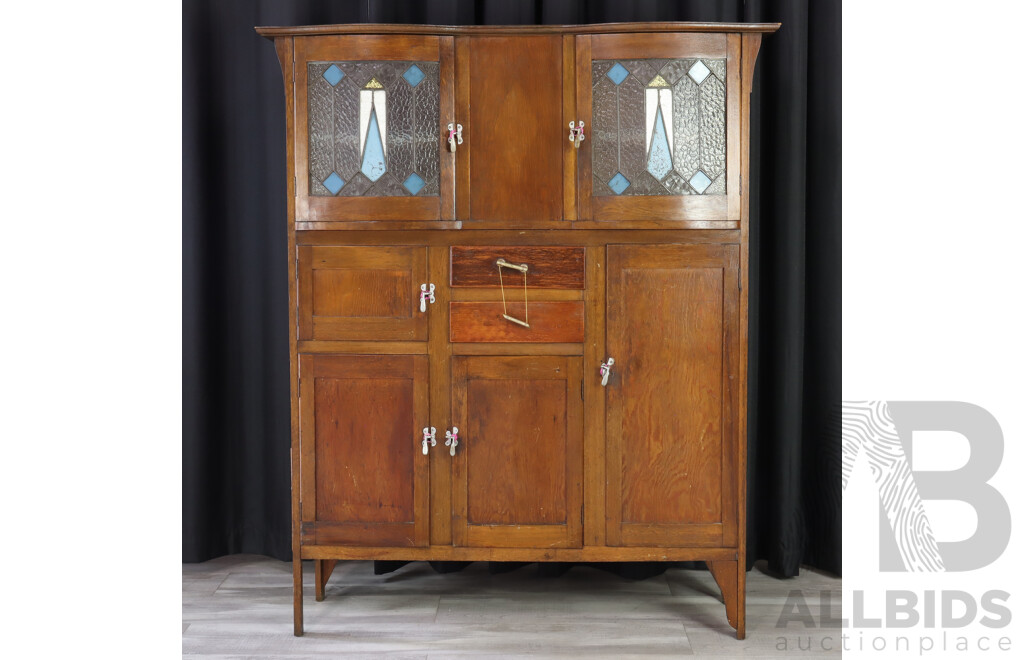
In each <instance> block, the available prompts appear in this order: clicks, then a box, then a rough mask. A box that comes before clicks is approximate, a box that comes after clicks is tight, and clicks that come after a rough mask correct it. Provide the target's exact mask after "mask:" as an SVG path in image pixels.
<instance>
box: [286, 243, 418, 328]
mask: <svg viewBox="0 0 1024 660" xmlns="http://www.w3.org/2000/svg"><path fill="white" fill-rule="evenodd" d="M297 270H298V278H299V282H298V287H299V290H298V294H299V310H298V315H299V339H300V340H302V339H319V340H367V341H375V340H376V341H388V340H392V341H394V340H405V341H426V339H427V315H426V314H424V313H421V312H420V310H419V293H420V285H421V284H423V283H424V282H426V281H427V249H426V248H425V247H412V246H389V247H363V246H358V247H357V246H333V245H330V246H319V245H318V246H302V247H300V248H299V250H298V268H297Z"/></svg>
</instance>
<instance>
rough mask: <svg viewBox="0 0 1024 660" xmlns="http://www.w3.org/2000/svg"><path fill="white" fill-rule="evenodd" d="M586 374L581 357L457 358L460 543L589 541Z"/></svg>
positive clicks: (455, 531)
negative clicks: (585, 462)
mask: <svg viewBox="0 0 1024 660" xmlns="http://www.w3.org/2000/svg"><path fill="white" fill-rule="evenodd" d="M580 379H581V359H580V358H578V357H455V358H452V419H453V420H460V421H459V422H458V423H459V424H460V433H459V447H458V451H457V453H456V454H455V460H454V463H453V468H454V472H453V476H452V489H453V493H452V503H453V508H454V519H453V524H452V535H453V537H454V538H453V541H454V544H455V545H457V546H477V547H492V548H493V547H498V548H578V547H580V546H581V545H582V540H583V524H582V520H581V518H582V509H581V507H582V505H583V481H582V480H583V400H582V396H581V384H582V383H581V380H580ZM461 420H465V421H461Z"/></svg>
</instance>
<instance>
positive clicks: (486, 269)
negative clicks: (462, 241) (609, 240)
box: [451, 245, 585, 318]
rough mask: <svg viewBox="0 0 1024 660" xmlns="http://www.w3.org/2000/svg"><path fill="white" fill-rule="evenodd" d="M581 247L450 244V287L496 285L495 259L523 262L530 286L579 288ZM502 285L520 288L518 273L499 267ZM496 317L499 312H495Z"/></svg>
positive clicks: (519, 275) (536, 287)
mask: <svg viewBox="0 0 1024 660" xmlns="http://www.w3.org/2000/svg"><path fill="white" fill-rule="evenodd" d="M584 252H585V248H582V247H565V246H557V245H554V246H532V247H531V246H507V247H501V246H499V247H485V246H474V247H468V246H459V245H454V246H452V248H451V260H452V276H451V285H452V286H453V287H498V286H500V283H499V281H498V266H497V262H498V259H504V260H505V261H507V262H509V263H511V264H516V265H520V264H526V265H527V266H529V270H528V271H527V273H526V283H527V285H528V286H529V287H530V288H533V289H582V288H583V284H584V277H583V257H584ZM502 277H504V279H505V287H506V288H508V287H509V286H511V287H517V288H519V289H522V287H523V277H522V275H521V274H520V273H519V272H517V271H515V270H511V269H508V268H504V269H502ZM499 318H500V316H499Z"/></svg>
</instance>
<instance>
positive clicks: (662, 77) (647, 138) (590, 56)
mask: <svg viewBox="0 0 1024 660" xmlns="http://www.w3.org/2000/svg"><path fill="white" fill-rule="evenodd" d="M739 53H740V37H739V35H726V34H656V35H635V34H609V35H593V36H590V35H586V36H581V37H577V39H576V65H577V71H576V82H577V98H578V106H579V114H580V116H581V117H582V118H583V119H584V121H585V122H586V123H587V126H588V127H589V129H590V130H589V133H590V135H589V138H590V139H589V141H588V140H585V141H584V143H583V146H582V147H581V149H580V158H579V159H580V166H579V175H578V183H579V197H580V219H581V220H584V221H586V220H593V221H595V223H597V224H600V226H612V225H613V224H619V225H621V226H630V227H641V226H659V227H671V226H681V227H701V228H722V229H729V228H733V227H736V226H738V222H739V214H740V185H739V160H740V139H741V136H740V125H739V114H740V113H739V98H740V94H739V90H740V84H739V82H740V81H739V64H740V62H739ZM588 142H589V144H588Z"/></svg>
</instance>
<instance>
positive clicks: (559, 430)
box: [259, 23, 778, 638]
mask: <svg viewBox="0 0 1024 660" xmlns="http://www.w3.org/2000/svg"><path fill="white" fill-rule="evenodd" d="M777 28H778V25H776V24H766V25H748V24H686V23H675V24H674V23H648V24H635V25H634V24H614V25H604V26H532V27H530V26H523V27H443V26H440V27H439V26H381V25H343V26H311V27H296V28H259V31H260V33H261V34H263V35H264V36H267V37H268V38H271V39H273V40H274V44H275V47H276V49H277V52H278V55H279V57H280V60H281V64H282V70H283V71H284V79H285V90H286V97H285V98H286V102H287V104H286V110H287V127H288V131H287V138H288V141H287V147H288V151H287V155H288V177H287V179H286V182H285V183H286V185H287V186H288V190H289V196H288V199H289V201H288V209H287V211H288V213H287V223H286V228H287V234H288V249H289V308H288V310H282V314H285V313H287V314H288V318H289V339H290V356H291V379H292V398H291V405H292V419H293V424H292V440H291V442H292V479H293V487H292V494H293V520H294V526H293V552H294V562H293V570H294V578H295V601H294V605H295V607H294V617H295V633H296V634H297V635H301V634H302V631H303V619H302V612H303V609H302V608H303V599H302V595H303V592H302V568H301V561H302V560H303V559H307V560H313V561H314V562H315V571H316V572H315V592H316V597H317V599H318V600H321V599H323V597H324V595H325V586H326V584H327V581H328V580H329V578H330V576H331V572H332V570H333V567H334V564H335V562H336V561H338V560H343V559H385V560H408V561H413V560H427V561H435V560H436V561H444V560H451V561H482V560H505V561H517V562H531V561H560V562H602V561H615V562H620V561H666V560H667V561H691V560H702V561H705V562H707V564H708V567H709V569H710V570H711V572H712V574H713V575H714V577H715V580H716V582H717V583H718V585H719V587H720V588H721V591H722V598H723V600H724V604H725V611H726V615H727V618H728V620H729V622H730V624H731V625H732V626H733V627H735V628H736V633H737V636H738V637H740V638H742V637H743V635H744V631H745V617H744V603H745V567H746V566H745V562H746V559H745V550H746V540H745V533H744V530H745V526H746V508H745V506H746V505H745V501H746V490H745V482H744V475H745V471H746V452H745V438H746V393H747V389H746V374H747V369H746V356H747V344H746V318H747V316H746V315H747V293H746V291H747V288H748V287H747V279H748V276H747V273H748V268H747V265H748V260H749V242H748V236H749V230H750V228H749V211H748V205H749V199H748V195H747V190H748V186H749V177H748V160H747V158H748V156H747V152H748V147H747V134H748V130H749V110H748V103H749V101H748V98H749V92H750V87H751V78H752V75H753V70H754V61H755V59H756V56H757V52H758V49H759V45H760V40H761V35H762V34H763V33H765V32H771V31H774V30H775V29H777Z"/></svg>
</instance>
